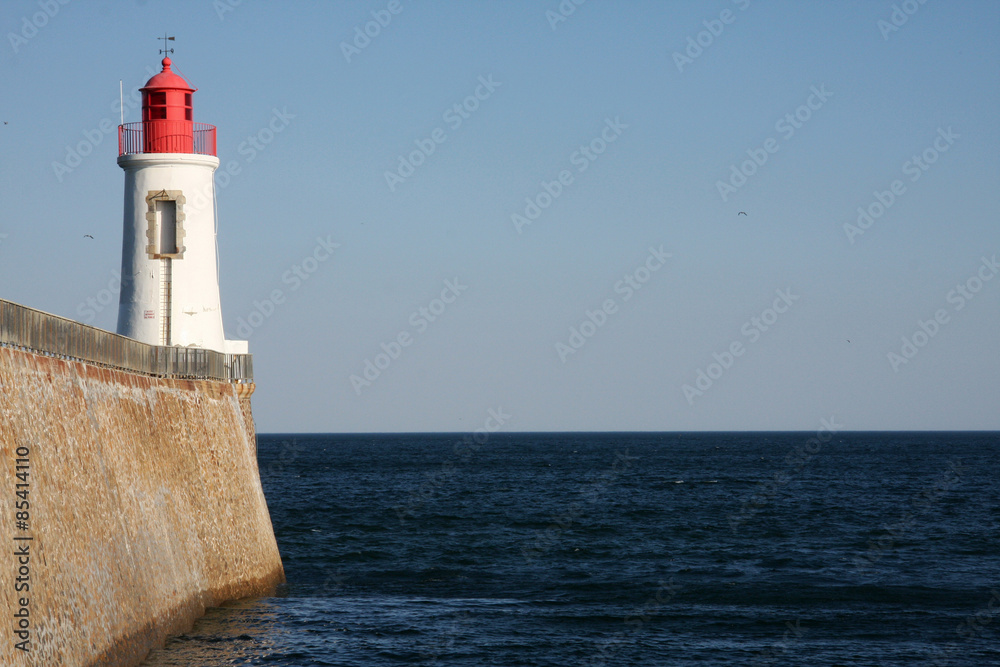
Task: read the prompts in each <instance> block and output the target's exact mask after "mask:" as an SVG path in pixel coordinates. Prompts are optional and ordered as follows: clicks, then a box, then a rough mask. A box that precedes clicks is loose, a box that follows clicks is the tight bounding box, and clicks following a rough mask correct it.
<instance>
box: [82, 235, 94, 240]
mask: <svg viewBox="0 0 1000 667" xmlns="http://www.w3.org/2000/svg"><path fill="white" fill-rule="evenodd" d="M83 238H85V239H92V238H94V237H93V236H91V235H90V234H84V235H83Z"/></svg>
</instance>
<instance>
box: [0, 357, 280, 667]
mask: <svg viewBox="0 0 1000 667" xmlns="http://www.w3.org/2000/svg"><path fill="white" fill-rule="evenodd" d="M250 386H251V387H252V385H250ZM247 387H248V385H239V384H232V383H227V382H214V381H189V380H176V379H171V380H168V379H158V378H154V377H149V376H144V375H139V374H134V373H128V372H124V371H117V370H110V369H105V368H101V367H98V366H95V365H91V364H86V363H81V362H75V361H64V360H60V359H56V358H53V357H47V356H42V355H37V354H33V353H30V352H25V351H20V350H15V349H12V348H3V347H0V457H2V459H0V460H2V465H3V475H2V476H0V540H2V543H0V553H3V556H0V613H2V615H3V622H2V623H0V665H17V666H21V665H24V666H31V667H36V666H37V667H53V666H59V667H76V666H80V667H88V666H90V665H136V664H139V663H140V662H141V661H142V659H143V657H144V656H145V655H146V654H147V653H148V651H149V650H150V649H151V648H154V647H156V646H158V645H162V642H163V640H164V639H165V637H166V636H167V635H168V634H174V633H177V632H182V631H184V630H186V629H188V628H189V627H190V626H191V624H192V623H193V622H194V620H195V619H196V618H198V617H199V616H201V615H202V614H203V613H204V610H205V608H206V607H208V606H213V605H218V604H220V603H221V602H223V601H226V600H231V599H236V598H241V597H247V596H254V595H266V594H268V593H269V592H271V591H273V589H274V587H275V586H276V585H277V584H278V583H280V582H282V581H283V580H284V571H283V569H282V566H281V559H280V557H279V554H278V547H277V544H276V542H275V539H274V532H273V529H272V527H271V520H270V517H269V515H268V511H267V505H266V503H265V500H264V495H263V492H262V490H261V486H260V477H259V473H258V469H257V459H256V445H255V437H254V427H253V419H252V416H251V412H250V402H249V396H248V395H247V394H248V391H247ZM241 393H242V394H244V395H243V396H241ZM25 638H27V639H26V640H25ZM24 641H27V642H28V643H27V644H24V643H23V642H24ZM24 648H27V649H29V650H27V651H25V650H22V649H24Z"/></svg>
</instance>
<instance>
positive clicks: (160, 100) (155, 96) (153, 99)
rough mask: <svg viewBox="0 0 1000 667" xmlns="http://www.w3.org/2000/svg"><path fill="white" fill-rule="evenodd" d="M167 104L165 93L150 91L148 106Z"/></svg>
mask: <svg viewBox="0 0 1000 667" xmlns="http://www.w3.org/2000/svg"><path fill="white" fill-rule="evenodd" d="M166 105H167V94H166V93H150V94H149V106H151V107H162V106H166Z"/></svg>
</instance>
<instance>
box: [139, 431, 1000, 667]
mask: <svg viewBox="0 0 1000 667" xmlns="http://www.w3.org/2000/svg"><path fill="white" fill-rule="evenodd" d="M816 435H817V434H815V433H780V434H779V433H753V434H747V433H715V434H608V433H604V434H542V435H538V434H534V435H533V434H494V435H490V436H488V438H487V437H485V436H478V439H479V442H476V441H475V440H472V439H471V438H469V437H466V438H463V436H457V435H426V434H422V435H374V436H373V435H364V436H361V435H350V436H344V435H308V436H303V435H296V436H280V435H270V436H267V435H262V436H260V437H259V460H260V469H261V478H262V481H263V485H264V492H265V494H266V495H267V500H268V504H269V507H270V511H271V518H272V521H273V523H274V529H275V532H276V534H277V538H278V546H279V547H280V549H281V554H282V558H283V560H284V564H285V571H286V574H287V577H288V584H287V585H286V586H283V587H282V588H281V590H280V591H279V593H278V595H277V596H276V597H273V598H266V599H256V600H248V601H242V602H238V603H235V604H230V605H226V606H225V607H223V608H220V609H212V610H210V612H209V613H208V615H207V616H206V617H205V618H204V619H202V620H201V621H200V622H199V623H198V624H197V625H196V626H195V628H194V629H193V630H192V631H191V632H190V633H188V634H186V635H184V636H182V637H177V638H174V639H172V640H170V642H169V643H168V645H167V646H166V648H165V649H163V650H160V651H156V652H155V653H154V654H153V655H151V656H150V658H149V659H148V660H147V662H146V663H145V664H146V665H148V666H149V667H154V666H155V667H164V666H166V665H183V666H185V667H187V666H191V665H197V666H199V667H214V666H216V665H219V666H221V665H281V666H292V665H294V666H297V667H298V666H301V667H305V666H307V665H356V666H359V667H364V666H368V665H372V666H374V665H421V664H422V665H436V664H439V665H477V666H478V665H505V666H514V665H552V666H560V667H562V666H566V665H585V666H591V665H593V666H597V665H907V666H910V665H977V666H979V665H997V664H1000V434H997V433H920V434H917V433H849V434H840V433H838V434H836V435H834V436H833V437H832V439H830V438H829V437H828V436H827V435H826V434H825V433H824V434H823V438H822V441H821V440H820V439H816Z"/></svg>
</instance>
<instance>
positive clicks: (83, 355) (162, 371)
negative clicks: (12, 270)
mask: <svg viewBox="0 0 1000 667" xmlns="http://www.w3.org/2000/svg"><path fill="white" fill-rule="evenodd" d="M0 347H14V348H19V349H23V350H27V351H29V352H33V353H36V354H44V355H47V356H52V357H58V358H60V359H66V360H69V361H82V362H85V363H88V364H94V365H97V366H102V367H104V368H113V369H116V370H122V371H128V372H130V373H139V374H142V375H150V376H153V377H163V378H182V379H192V380H217V381H220V382H234V383H249V382H253V357H252V355H249V354H226V353H224V352H218V351H216V350H206V349H202V348H194V347H166V346H162V345H148V344H146V343H141V342H139V341H137V340H133V339H131V338H126V337H125V336H120V335H118V334H114V333H111V332H110V331H104V330H103V329H98V328H97V327H92V326H89V325H86V324H82V323H80V322H75V321H73V320H70V319H66V318H65V317H59V316H58V315H51V314H49V313H45V312H42V311H40V310H35V309H34V308H28V307H27V306H22V305H20V304H17V303H13V302H11V301H4V300H3V299H0Z"/></svg>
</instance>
